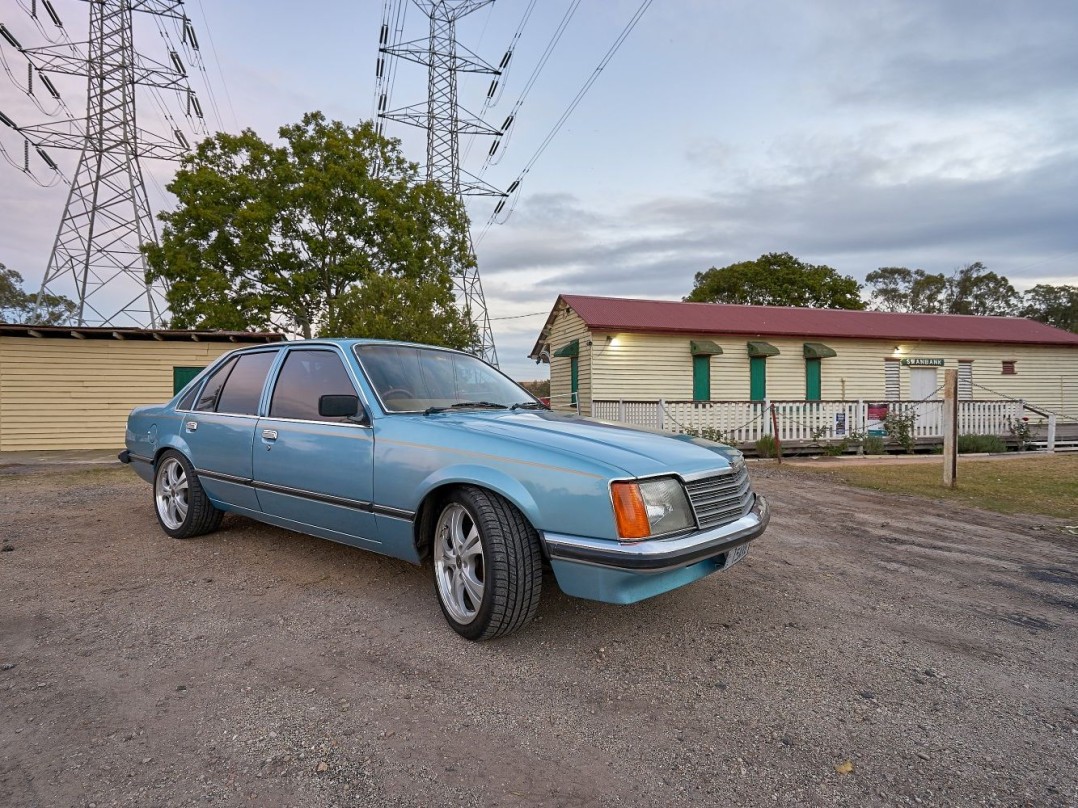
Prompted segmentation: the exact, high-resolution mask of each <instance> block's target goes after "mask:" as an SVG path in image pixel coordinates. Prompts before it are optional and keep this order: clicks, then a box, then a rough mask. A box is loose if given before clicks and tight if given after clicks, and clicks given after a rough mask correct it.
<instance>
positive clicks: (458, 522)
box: [434, 487, 543, 640]
mask: <svg viewBox="0 0 1078 808" xmlns="http://www.w3.org/2000/svg"><path fill="white" fill-rule="evenodd" d="M542 579H543V560H542V554H541V553H540V552H539V537H538V535H537V534H536V532H535V528H533V527H532V526H531V525H530V524H529V523H528V520H527V519H525V518H524V516H523V514H521V513H520V511H518V510H517V509H516V508H514V507H513V505H512V504H510V503H509V502H507V501H506V500H505V499H503V498H502V497H500V496H498V495H497V494H493V493H491V492H489V491H484V490H482V489H479V488H470V487H469V488H461V489H458V490H456V491H454V492H453V493H452V494H450V495H449V497H448V498H447V499H446V500H445V501H444V502H443V504H442V510H441V513H440V514H439V516H438V521H437V522H436V524H435V527H434V585H435V590H436V591H437V593H438V604H439V605H440V606H441V607H442V614H443V615H445V619H446V621H448V623H449V625H450V626H452V627H453V630H454V631H456V632H457V633H458V634H460V635H461V636H462V637H466V638H467V639H469V640H491V639H494V638H495V637H502V636H504V635H506V634H511V633H512V632H514V631H516V630H517V629H519V628H521V627H522V626H523V625H524V624H525V623H527V622H528V621H529V620H531V619H532V618H533V617H534V616H535V612H536V611H537V610H538V608H539V591H540V588H541V586H542Z"/></svg>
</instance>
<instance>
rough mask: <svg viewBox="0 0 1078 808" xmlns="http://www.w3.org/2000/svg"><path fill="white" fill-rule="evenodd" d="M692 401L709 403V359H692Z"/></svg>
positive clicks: (708, 357) (702, 356)
mask: <svg viewBox="0 0 1078 808" xmlns="http://www.w3.org/2000/svg"><path fill="white" fill-rule="evenodd" d="M692 400H693V401H711V357H710V356H706V355H701V356H694V357H693V358H692Z"/></svg>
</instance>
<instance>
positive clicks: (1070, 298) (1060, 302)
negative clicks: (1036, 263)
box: [1020, 283, 1078, 333]
mask: <svg viewBox="0 0 1078 808" xmlns="http://www.w3.org/2000/svg"><path fill="white" fill-rule="evenodd" d="M1020 314H1021V315H1022V316H1023V317H1029V318H1031V319H1033V320H1038V321H1040V322H1042V323H1047V324H1048V325H1052V326H1055V327H1056V328H1062V329H1064V330H1066V331H1073V332H1075V333H1078V286H1051V285H1049V284H1045V283H1039V284H1037V285H1036V286H1034V287H1033V288H1032V289H1030V290H1029V291H1028V292H1026V294H1025V306H1023V308H1022V311H1021V312H1020Z"/></svg>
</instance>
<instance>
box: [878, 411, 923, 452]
mask: <svg viewBox="0 0 1078 808" xmlns="http://www.w3.org/2000/svg"><path fill="white" fill-rule="evenodd" d="M916 423H917V412H916V410H906V412H898V411H896V410H891V411H890V412H888V413H887V417H886V418H885V419H884V421H883V428H884V429H885V430H886V431H887V435H888V437H890V438H892V439H893V440H894V441H895V442H897V443H898V444H899V445H900V446H901V447H902V448H903V449H905V450H906V454H913V448H914V447H915V446H916V445H917V438H915V437H914V435H913V425H914V424H916Z"/></svg>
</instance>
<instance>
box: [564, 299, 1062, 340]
mask: <svg viewBox="0 0 1078 808" xmlns="http://www.w3.org/2000/svg"><path fill="white" fill-rule="evenodd" d="M558 300H559V301H564V302H565V303H566V304H567V305H568V306H569V307H570V308H572V309H573V311H575V312H576V313H577V314H578V315H580V317H581V319H583V320H584V322H585V323H587V325H588V327H589V328H591V329H592V330H602V331H658V332H666V333H679V334H681V333H684V334H739V335H743V336H774V337H832V338H849V339H885V340H906V341H910V340H922V341H937V342H994V343H1017V344H1027V345H1074V346H1078V334H1072V333H1070V332H1069V331H1063V330H1062V329H1059V328H1053V327H1052V326H1049V325H1045V324H1044V323H1038V322H1036V321H1035V320H1027V319H1025V318H1022V317H978V316H970V315H961V314H905V313H896V312H885V311H849V310H847V309H803V308H789V307H782V306H735V305H730V304H726V303H681V302H678V301H672V300H630V299H627V298H618V297H591V296H589V295H561V296H559V298H558ZM555 309H557V304H555ZM548 324H549V321H548Z"/></svg>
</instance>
